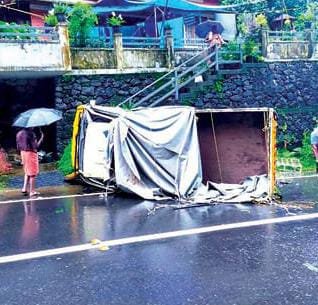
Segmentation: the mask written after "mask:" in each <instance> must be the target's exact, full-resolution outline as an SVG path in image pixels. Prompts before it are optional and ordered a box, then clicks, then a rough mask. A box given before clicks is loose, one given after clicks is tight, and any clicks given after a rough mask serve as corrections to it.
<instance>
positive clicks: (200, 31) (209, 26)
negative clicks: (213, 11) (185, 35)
mask: <svg viewBox="0 0 318 305" xmlns="http://www.w3.org/2000/svg"><path fill="white" fill-rule="evenodd" d="M223 30H224V27H223V25H222V23H221V22H220V21H216V20H207V21H204V22H202V23H199V24H198V25H197V26H196V27H195V33H196V34H197V36H198V37H200V38H205V37H206V36H207V35H208V33H209V32H213V33H218V34H220V33H222V32H223Z"/></svg>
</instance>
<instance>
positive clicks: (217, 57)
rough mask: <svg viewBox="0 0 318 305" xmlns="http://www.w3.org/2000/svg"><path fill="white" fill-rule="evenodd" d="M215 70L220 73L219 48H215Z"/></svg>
mask: <svg viewBox="0 0 318 305" xmlns="http://www.w3.org/2000/svg"><path fill="white" fill-rule="evenodd" d="M215 70H216V72H218V71H219V49H218V48H217V47H216V48H215Z"/></svg>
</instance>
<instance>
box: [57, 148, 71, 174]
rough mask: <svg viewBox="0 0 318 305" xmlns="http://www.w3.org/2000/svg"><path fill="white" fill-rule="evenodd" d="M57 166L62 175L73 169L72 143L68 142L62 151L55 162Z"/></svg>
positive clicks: (69, 172)
mask: <svg viewBox="0 0 318 305" xmlns="http://www.w3.org/2000/svg"><path fill="white" fill-rule="evenodd" d="M57 168H58V170H59V171H60V172H62V173H63V175H68V174H71V173H72V172H73V171H74V169H73V166H72V143H71V142H70V143H69V144H68V145H67V146H66V147H65V148H64V151H63V154H62V157H61V159H60V160H59V161H58V162H57Z"/></svg>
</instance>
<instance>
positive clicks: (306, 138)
mask: <svg viewBox="0 0 318 305" xmlns="http://www.w3.org/2000/svg"><path fill="white" fill-rule="evenodd" d="M277 156H278V158H298V159H299V160H300V163H301V165H302V168H303V171H305V172H306V171H313V170H315V168H316V160H315V157H314V154H313V152H312V148H311V144H310V132H308V131H307V132H305V133H304V135H303V139H302V145H301V146H300V147H297V148H295V149H293V150H289V149H287V148H280V149H278V151H277Z"/></svg>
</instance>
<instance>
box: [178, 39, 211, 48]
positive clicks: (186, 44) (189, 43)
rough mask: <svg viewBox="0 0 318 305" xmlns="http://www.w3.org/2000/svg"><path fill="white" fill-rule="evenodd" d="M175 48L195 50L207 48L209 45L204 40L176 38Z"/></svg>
mask: <svg viewBox="0 0 318 305" xmlns="http://www.w3.org/2000/svg"><path fill="white" fill-rule="evenodd" d="M173 41H174V47H175V48H194V49H204V48H206V47H207V43H206V42H205V40H204V39H202V38H174V39H173Z"/></svg>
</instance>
